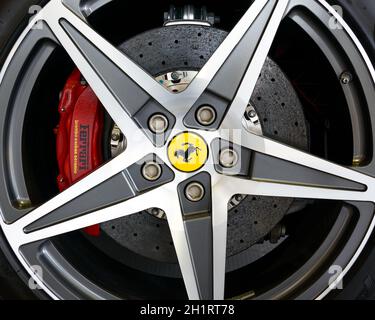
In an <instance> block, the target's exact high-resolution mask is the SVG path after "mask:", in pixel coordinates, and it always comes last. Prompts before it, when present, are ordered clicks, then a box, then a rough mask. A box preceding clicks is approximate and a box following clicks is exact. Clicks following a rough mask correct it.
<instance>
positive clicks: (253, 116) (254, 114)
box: [247, 110, 257, 118]
mask: <svg viewBox="0 0 375 320" xmlns="http://www.w3.org/2000/svg"><path fill="white" fill-rule="evenodd" d="M247 115H248V116H249V118H255V117H256V116H257V113H256V112H255V111H254V110H250V111H249V112H248V114H247Z"/></svg>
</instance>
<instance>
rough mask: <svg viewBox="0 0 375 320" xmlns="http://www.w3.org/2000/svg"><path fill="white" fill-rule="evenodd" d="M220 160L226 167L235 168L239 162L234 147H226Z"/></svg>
mask: <svg viewBox="0 0 375 320" xmlns="http://www.w3.org/2000/svg"><path fill="white" fill-rule="evenodd" d="M219 161H220V164H221V165H222V166H223V167H224V168H233V167H234V166H235V165H236V164H237V162H238V155H237V152H236V151H234V150H233V149H224V150H222V151H221V152H220V158H219Z"/></svg>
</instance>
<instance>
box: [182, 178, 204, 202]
mask: <svg viewBox="0 0 375 320" xmlns="http://www.w3.org/2000/svg"><path fill="white" fill-rule="evenodd" d="M204 193H205V191H204V187H203V186H202V185H201V184H200V183H198V182H192V183H189V184H188V185H187V187H186V190H185V195H186V198H187V199H188V200H190V201H193V202H198V201H200V200H202V199H203V197H204Z"/></svg>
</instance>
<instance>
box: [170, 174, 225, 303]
mask: <svg viewBox="0 0 375 320" xmlns="http://www.w3.org/2000/svg"><path fill="white" fill-rule="evenodd" d="M208 177H209V175H208V174H207V173H200V174H198V175H196V176H194V177H193V178H190V179H188V180H187V181H188V182H186V181H184V182H183V183H181V184H180V185H179V187H178V190H179V197H178V196H177V194H176V195H174V196H170V197H169V201H168V205H167V206H164V207H163V208H164V209H165V212H166V214H167V219H168V223H169V227H170V230H171V234H172V237H173V241H174V246H175V249H176V253H177V257H178V261H179V264H180V269H181V272H182V275H183V279H184V282H185V286H186V290H187V293H188V296H189V299H202V300H211V299H216V300H222V299H224V282H225V264H226V244H227V243H226V241H227V236H226V233H227V219H228V210H227V205H228V201H229V199H230V197H229V194H228V193H227V192H226V190H225V189H220V186H221V185H219V186H213V185H211V184H210V182H209V181H210V178H208ZM196 181H199V183H202V185H203V186H205V196H204V197H205V198H203V199H202V200H201V201H198V202H196V203H193V202H190V201H188V200H186V199H185V198H184V192H185V191H184V190H186V187H187V186H189V185H190V183H191V182H194V183H195V182H196ZM211 190H213V191H214V192H213V194H212V191H211ZM211 194H212V195H211Z"/></svg>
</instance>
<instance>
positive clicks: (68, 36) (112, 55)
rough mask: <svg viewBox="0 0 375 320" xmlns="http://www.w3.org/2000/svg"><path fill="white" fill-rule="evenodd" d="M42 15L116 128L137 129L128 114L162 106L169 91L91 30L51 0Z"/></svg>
mask: <svg viewBox="0 0 375 320" xmlns="http://www.w3.org/2000/svg"><path fill="white" fill-rule="evenodd" d="M42 13H43V15H42V18H43V20H45V21H46V23H47V24H48V26H49V27H50V28H51V30H52V32H53V34H54V35H55V37H56V38H57V40H58V41H59V42H60V44H61V45H62V47H63V48H64V49H65V51H66V52H67V53H68V55H69V56H70V58H71V59H72V60H73V62H74V63H75V65H76V66H77V67H78V69H79V70H80V71H81V73H82V75H83V76H84V77H85V79H86V80H87V81H88V83H89V84H90V86H91V87H92V89H93V90H94V92H95V94H96V95H97V97H98V98H99V99H100V101H101V102H102V104H103V105H104V107H105V108H106V109H107V111H108V113H109V114H110V116H111V117H112V119H113V120H114V121H115V122H116V123H117V125H118V126H119V127H120V129H121V130H122V131H123V132H124V134H126V133H132V132H134V131H135V130H137V129H138V127H137V125H136V124H134V123H133V121H131V119H130V118H131V117H132V116H133V115H134V114H135V113H136V112H137V111H138V110H140V109H141V108H142V107H144V106H145V105H146V104H149V103H155V104H158V103H160V104H161V105H163V104H164V103H165V101H167V100H168V99H167V98H168V95H170V93H169V92H168V91H167V90H166V89H164V88H163V87H162V86H161V85H160V84H158V83H157V82H156V81H155V80H154V79H153V78H152V77H151V76H150V75H149V74H148V73H146V72H145V71H144V70H143V69H142V68H141V67H139V66H138V65H136V64H135V63H134V62H133V61H131V60H130V59H129V58H128V57H126V56H125V55H124V54H123V53H122V52H120V51H119V50H118V49H117V48H115V47H114V46H113V45H111V44H110V43H109V42H108V41H107V40H105V39H104V38H103V37H101V36H100V35H99V34H98V33H97V32H95V31H94V30H93V29H92V28H91V27H90V26H89V25H88V24H86V23H85V22H84V21H83V20H81V19H80V18H79V17H78V16H76V15H75V14H74V13H73V12H72V11H70V10H69V9H68V8H67V7H65V6H64V5H63V4H62V2H61V0H53V1H51V2H50V3H49V4H47V6H46V7H45V8H44V10H43V12H42Z"/></svg>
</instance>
